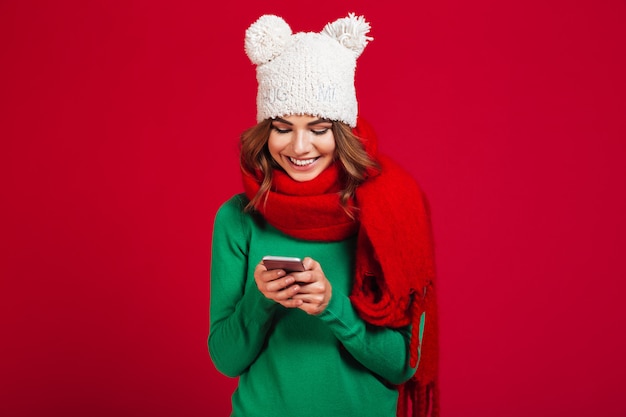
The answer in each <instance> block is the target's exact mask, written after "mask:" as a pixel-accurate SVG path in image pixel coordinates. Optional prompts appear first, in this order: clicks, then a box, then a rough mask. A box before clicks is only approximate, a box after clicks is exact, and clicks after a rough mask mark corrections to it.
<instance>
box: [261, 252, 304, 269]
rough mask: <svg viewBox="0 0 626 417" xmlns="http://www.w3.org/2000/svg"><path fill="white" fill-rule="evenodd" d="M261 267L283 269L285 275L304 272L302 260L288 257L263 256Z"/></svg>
mask: <svg viewBox="0 0 626 417" xmlns="http://www.w3.org/2000/svg"><path fill="white" fill-rule="evenodd" d="M263 265H265V267H266V268H267V269H283V270H284V271H285V272H287V273H289V272H302V271H304V265H303V264H302V259H300V258H292V257H289V256H269V255H268V256H264V257H263Z"/></svg>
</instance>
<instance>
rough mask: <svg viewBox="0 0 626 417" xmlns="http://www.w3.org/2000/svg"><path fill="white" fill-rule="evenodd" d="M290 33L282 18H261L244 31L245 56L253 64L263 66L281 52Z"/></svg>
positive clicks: (266, 16)
mask: <svg viewBox="0 0 626 417" xmlns="http://www.w3.org/2000/svg"><path fill="white" fill-rule="evenodd" d="M291 33H292V32H291V28H290V27H289V25H288V24H287V22H285V21H284V20H283V18H281V17H278V16H274V15H264V16H261V17H260V18H259V19H258V20H257V21H256V22H254V23H253V24H252V25H251V26H250V27H249V28H248V30H246V38H245V45H244V46H245V50H246V55H248V58H250V61H252V63H253V64H256V65H260V64H265V63H266V62H269V61H271V60H272V59H274V58H276V57H277V56H278V55H280V54H281V53H282V52H283V50H284V49H285V46H286V45H287V43H288V42H289V40H290V37H291Z"/></svg>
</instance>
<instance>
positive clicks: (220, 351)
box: [208, 196, 277, 377]
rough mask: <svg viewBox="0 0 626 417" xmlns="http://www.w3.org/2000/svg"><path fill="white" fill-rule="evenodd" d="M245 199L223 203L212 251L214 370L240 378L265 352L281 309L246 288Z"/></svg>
mask: <svg viewBox="0 0 626 417" xmlns="http://www.w3.org/2000/svg"><path fill="white" fill-rule="evenodd" d="M242 207H243V202H242V200H241V197H239V196H235V197H233V198H232V199H230V200H229V201H228V202H226V203H224V205H222V207H220V209H219V210H218V212H217V214H216V216H215V222H214V228H213V242H212V250H211V252H212V253H211V302H210V330H209V339H208V346H209V353H210V355H211V359H212V360H213V363H214V364H215V367H216V368H217V369H218V370H219V371H220V372H222V373H223V374H224V375H227V376H230V377H235V376H238V375H240V374H241V373H242V372H243V371H245V370H246V369H247V368H248V367H249V366H250V365H251V364H252V363H253V362H254V360H255V359H256V357H257V356H258V354H259V352H260V351H261V349H262V347H263V343H264V341H265V337H266V335H267V332H268V329H269V328H270V326H271V322H272V318H273V315H274V312H275V310H276V306H277V304H276V303H274V302H272V301H271V300H268V299H267V298H265V297H264V296H263V294H261V292H260V291H255V290H254V288H253V287H250V286H249V287H247V288H246V280H247V279H253V278H252V277H247V273H248V272H247V271H248V234H249V224H247V223H246V219H245V218H244V215H243V212H242Z"/></svg>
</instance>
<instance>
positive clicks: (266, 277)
mask: <svg viewBox="0 0 626 417" xmlns="http://www.w3.org/2000/svg"><path fill="white" fill-rule="evenodd" d="M282 276H285V271H283V270H282V269H270V270H269V271H268V270H265V271H261V272H260V273H259V279H260V280H261V281H263V282H265V283H268V282H272V281H275V280H276V279H278V278H280V277H282Z"/></svg>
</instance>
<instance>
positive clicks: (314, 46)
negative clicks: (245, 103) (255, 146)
mask: <svg viewBox="0 0 626 417" xmlns="http://www.w3.org/2000/svg"><path fill="white" fill-rule="evenodd" d="M369 29H370V25H369V23H367V22H366V21H365V19H364V18H363V17H362V16H358V17H357V16H355V15H354V13H350V14H349V15H348V17H345V18H342V19H338V20H337V21H335V22H333V23H328V24H327V25H326V26H325V27H324V29H323V30H322V31H321V32H320V33H312V32H308V33H304V32H300V33H296V34H292V32H291V28H290V27H289V25H288V24H287V22H285V21H284V20H283V19H282V18H280V17H278V16H274V15H264V16H261V17H260V18H259V19H258V20H257V21H256V22H255V23H253V24H252V25H251V26H250V27H249V28H248V29H247V30H246V38H245V50H246V54H247V55H248V57H249V58H250V60H251V61H252V63H254V64H256V65H257V70H256V75H257V81H258V84H259V90H258V94H257V121H258V122H260V121H262V120H265V119H270V118H275V117H280V116H287V115H292V114H298V115H302V114H309V115H311V116H317V117H321V118H325V119H329V120H338V121H342V122H344V123H346V124H348V125H349V126H351V127H354V126H356V117H357V101H356V93H355V90H354V70H355V68H356V59H357V58H358V57H359V55H361V52H363V49H364V48H365V46H366V45H367V42H368V41H371V40H372V38H371V37H369V36H366V35H367V33H368V32H369Z"/></svg>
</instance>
